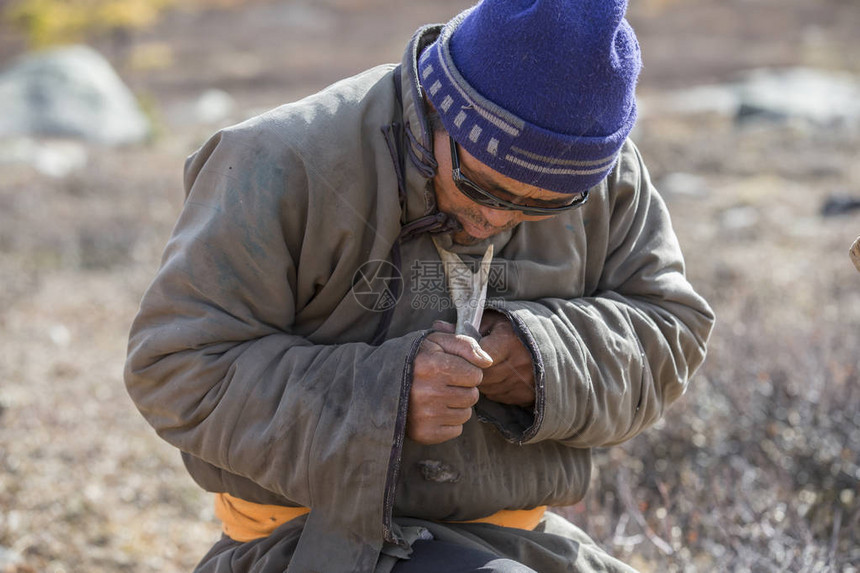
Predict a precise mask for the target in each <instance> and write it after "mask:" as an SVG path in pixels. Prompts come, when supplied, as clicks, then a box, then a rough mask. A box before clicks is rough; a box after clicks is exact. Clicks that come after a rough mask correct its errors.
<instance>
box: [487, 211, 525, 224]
mask: <svg viewBox="0 0 860 573" xmlns="http://www.w3.org/2000/svg"><path fill="white" fill-rule="evenodd" d="M481 211H482V213H481V214H482V215H483V216H484V220H485V221H487V224H489V225H490V226H492V227H506V226H508V225H510V224H511V223H518V222H519V221H518V219H519V218H520V213H519V212H517V211H505V210H502V209H490V208H489V207H482V208H481Z"/></svg>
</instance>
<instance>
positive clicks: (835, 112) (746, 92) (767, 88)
mask: <svg viewBox="0 0 860 573" xmlns="http://www.w3.org/2000/svg"><path fill="white" fill-rule="evenodd" d="M737 90H738V95H739V100H740V106H739V108H738V116H737V117H738V119H739V120H740V121H746V120H749V119H765V120H777V121H783V120H789V119H801V120H805V121H808V122H810V123H812V124H814V125H817V126H819V127H829V126H836V125H851V126H857V125H858V124H860V81H858V79H857V78H856V77H855V76H852V75H851V74H846V73H836V72H825V71H822V70H813V69H808V68H791V69H786V70H757V71H754V72H752V73H750V74H749V76H748V77H747V79H746V80H745V81H744V82H743V83H741V84H739V85H738V87H737Z"/></svg>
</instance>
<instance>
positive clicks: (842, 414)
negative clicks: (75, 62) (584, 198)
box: [0, 0, 860, 573]
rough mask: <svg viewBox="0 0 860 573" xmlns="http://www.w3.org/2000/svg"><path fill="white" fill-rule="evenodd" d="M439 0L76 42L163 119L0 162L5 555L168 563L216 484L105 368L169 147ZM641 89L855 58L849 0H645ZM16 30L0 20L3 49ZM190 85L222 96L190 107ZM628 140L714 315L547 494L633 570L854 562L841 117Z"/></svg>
mask: <svg viewBox="0 0 860 573" xmlns="http://www.w3.org/2000/svg"><path fill="white" fill-rule="evenodd" d="M465 5H466V3H464V2H458V1H454V0H437V1H431V2H421V3H417V2H416V3H405V2H404V3H397V4H395V5H393V6H392V3H390V2H383V1H382V0H364V1H362V0H324V1H322V2H310V1H309V0H307V1H304V2H302V1H297V2H284V3H277V2H254V3H248V4H247V7H246V8H244V9H242V10H238V9H235V8H224V9H219V10H210V11H190V10H189V11H185V12H176V13H173V14H170V15H169V16H168V17H167V18H165V19H164V20H163V21H162V22H161V23H160V24H159V25H158V26H156V27H155V28H154V29H152V30H148V31H146V32H139V33H136V34H134V35H131V36H116V37H113V38H100V39H96V40H95V45H96V46H97V47H99V48H100V49H101V50H102V51H103V52H104V53H105V54H106V55H107V56H108V57H109V58H110V59H111V60H112V61H113V62H114V63H115V65H116V66H117V68H118V70H120V73H121V74H122V75H123V77H124V78H125V79H126V80H127V81H128V82H129V84H130V85H131V86H132V87H133V89H134V90H135V92H136V93H137V94H138V95H139V96H140V97H141V98H142V100H143V101H144V102H145V103H146V105H147V108H148V109H149V110H150V113H151V114H152V116H153V118H155V120H156V121H157V122H158V126H159V131H158V134H157V136H156V137H155V138H154V139H153V141H152V142H151V143H150V144H148V145H142V146H135V147H130V148H125V149H99V148H89V149H87V154H88V164H87V168H86V169H85V170H83V171H78V172H75V173H73V174H70V175H68V176H66V177H64V178H51V177H48V176H44V175H40V174H39V173H37V172H36V171H34V170H33V169H32V168H30V167H27V166H23V165H2V166H0V169H2V171H0V173H2V176H0V285H2V286H0V572H2V573H24V572H33V571H36V572H40V573H41V572H43V571H44V572H50V573H60V572H68V573H71V572H88V573H90V572H94V573H99V572H116V571H126V572H134V573H143V572H160V573H172V572H180V571H190V570H191V569H192V568H193V566H194V564H195V563H196V561H197V559H198V558H199V557H200V556H201V555H202V554H203V553H204V552H205V551H206V549H207V548H208V547H209V545H211V543H212V542H213V540H214V539H215V538H216V536H217V535H218V527H217V525H216V523H215V521H214V517H213V514H212V510H211V500H210V499H209V497H208V496H207V495H205V494H203V493H202V492H201V491H200V490H199V489H198V488H197V487H196V486H195V485H194V484H193V483H192V482H191V480H190V478H188V477H187V475H186V474H185V472H184V470H183V469H182V468H181V465H180V463H179V459H178V456H177V454H176V452H175V451H174V450H173V449H172V448H170V447H168V446H167V445H165V444H164V443H162V442H161V441H160V440H159V439H158V438H157V437H156V436H155V435H154V433H153V432H152V431H151V430H150V429H149V428H148V427H147V426H146V424H145V423H144V421H143V420H142V419H141V418H140V416H139V415H138V414H137V412H136V411H135V410H134V407H133V405H132V404H131V403H130V401H129V400H128V398H127V396H126V394H125V390H124V388H123V385H122V378H121V372H122V364H123V359H124V353H125V343H126V340H125V337H126V334H127V330H128V326H129V323H130V321H131V319H132V317H133V316H134V313H135V311H136V308H137V303H138V300H139V298H140V295H141V293H142V291H143V289H144V288H145V287H146V285H147V283H148V281H149V280H150V278H151V277H152V274H153V273H154V271H155V269H156V268H157V265H158V260H159V256H160V253H161V249H162V248H163V246H164V242H165V241H166V239H167V237H168V235H169V233H170V229H171V226H172V224H173V221H174V219H175V217H176V214H177V212H178V210H179V208H180V206H181V201H182V197H181V190H180V181H181V179H180V174H181V167H182V163H183V160H184V157H185V156H186V155H187V154H188V153H189V152H190V151H192V150H193V149H194V148H195V147H196V145H198V144H199V143H200V142H201V141H202V140H203V138H204V137H205V136H206V135H208V134H209V133H210V132H212V131H213V130H214V129H216V128H217V127H218V125H220V124H226V123H230V122H232V121H235V120H240V119H243V118H244V117H246V116H247V115H249V114H251V113H253V112H254V111H255V110H260V109H265V108H267V107H271V106H274V105H276V104H278V103H281V102H282V101H287V100H289V99H293V98H296V97H300V96H301V95H304V94H306V93H309V92H311V91H313V90H315V89H317V88H319V87H321V86H323V85H325V84H327V83H328V82H330V81H333V80H335V79H337V78H339V77H341V76H343V75H346V74H349V73H353V72H356V71H359V70H361V69H362V68H364V67H366V66H367V65H370V64H373V63H377V62H382V61H393V60H396V59H398V58H399V55H400V50H401V49H402V46H403V45H404V43H405V42H406V41H407V40H408V38H409V36H410V35H411V32H412V31H413V30H414V29H415V28H416V27H417V26H418V25H419V24H421V23H424V22H434V21H443V20H445V19H447V18H448V17H450V16H451V15H453V14H454V13H456V12H457V11H458V10H459V9H461V8H463V7H465ZM631 20H632V21H633V23H634V25H635V26H636V28H637V30H638V31H639V36H640V41H641V43H642V46H643V51H644V53H645V61H646V68H645V72H644V75H643V78H642V84H641V86H642V89H641V92H642V95H643V101H644V102H645V103H646V104H648V103H649V102H651V103H652V105H651V106H650V109H652V110H653V109H661V110H663V108H662V107H660V106H659V105H654V104H655V103H658V102H659V101H662V99H661V98H664V96H665V95H666V92H667V90H670V89H677V88H682V87H685V86H690V85H696V84H700V83H712V82H719V81H728V80H731V79H733V78H735V77H736V75H737V73H738V72H739V71H741V70H746V69H750V68H753V67H759V66H785V65H805V66H815V67H818V68H824V69H836V70H845V71H850V72H853V73H855V74H860V60H857V58H856V54H857V53H860V38H857V34H856V30H857V29H858V24H860V6H858V5H857V4H856V2H854V1H852V0H821V1H819V2H816V3H808V2H802V1H801V0H771V1H768V0H747V1H741V0H730V1H720V2H718V1H716V0H697V1H692V0H689V1H685V0H674V1H673V0H648V1H646V0H640V1H639V2H638V3H637V4H635V6H634V7H633V9H632V11H631ZM21 50H22V44H21V43H20V38H19V37H17V36H16V35H15V34H14V33H13V32H12V31H10V30H7V29H0V58H3V61H9V59H10V58H11V57H12V56H13V55H14V54H16V53H19V52H20V51H21ZM209 88H218V89H220V90H224V91H226V92H228V93H230V94H231V95H232V96H233V98H234V99H235V102H236V106H235V108H234V111H233V112H232V114H231V116H230V117H226V118H222V119H220V120H219V121H218V123H217V124H201V123H199V122H195V121H193V120H192V118H191V116H190V114H189V112H188V110H189V109H191V108H190V106H191V104H192V103H193V102H195V101H196V100H197V98H198V97H199V96H200V95H201V94H202V93H204V92H205V91H206V90H207V89H209ZM648 109H649V106H648V105H645V106H643V117H642V120H641V122H640V125H639V128H638V129H637V135H636V137H637V140H638V142H639V144H640V147H641V148H642V150H643V153H644V155H645V159H646V161H647V162H648V163H649V165H650V167H651V170H652V175H653V176H654V179H655V180H656V181H658V182H659V183H660V185H661V188H662V189H663V190H664V192H665V195H666V198H667V201H668V203H669V206H670V209H671V211H672V216H673V220H674V222H675V225H676V228H677V231H678V234H679V237H680V239H681V242H682V245H683V247H684V251H685V254H686V256H687V262H688V270H689V274H690V277H691V280H692V281H693V282H694V283H695V284H696V286H697V287H698V288H699V290H700V291H701V292H702V293H703V294H705V295H706V296H707V297H708V298H709V300H710V301H711V302H712V304H713V305H714V307H715V310H716V311H717V314H718V319H719V322H718V326H717V328H716V330H715V333H714V337H713V342H712V345H711V351H710V355H709V358H708V361H707V363H706V365H705V366H704V368H703V369H702V371H701V372H700V374H699V375H698V376H697V377H696V379H695V380H694V382H693V384H692V386H691V389H690V392H689V393H688V394H687V395H686V396H685V397H684V398H682V400H681V401H680V402H679V403H678V404H677V405H675V406H674V407H673V408H672V409H671V410H670V411H669V412H668V413H667V416H666V419H665V421H663V422H661V423H660V424H659V425H658V427H657V428H655V429H653V430H652V431H650V432H648V433H647V434H645V435H643V436H641V437H639V438H637V439H635V440H633V441H632V442H630V443H629V444H626V445H624V446H623V447H618V448H613V449H609V450H601V451H599V452H597V464H596V472H595V476H594V480H593V485H592V488H591V491H590V493H589V494H588V496H587V497H586V499H585V500H584V501H583V502H582V503H580V504H578V505H577V506H575V507H572V508H565V509H562V510H561V511H563V512H565V513H566V514H567V515H569V516H570V517H571V518H572V519H573V520H575V521H576V522H577V523H579V524H580V525H581V526H582V527H584V528H585V529H586V530H587V531H589V532H590V533H591V534H592V535H593V536H594V537H595V538H596V539H598V540H599V541H600V542H601V543H602V544H604V546H606V547H607V548H608V549H609V550H610V551H612V552H613V553H615V554H616V555H618V556H619V557H622V558H624V559H626V560H627V561H629V562H630V563H632V564H634V565H636V566H638V567H640V568H641V569H642V570H643V571H717V570H719V571H852V570H854V571H856V570H857V568H858V567H860V550H858V547H860V523H858V522H860V502H858V500H857V497H858V494H860V485H858V484H860V481H858V480H860V467H858V451H860V414H857V411H858V409H857V404H858V403H860V357H858V353H857V348H858V347H860V345H858V332H860V330H858V327H860V295H859V294H858V293H860V274H858V273H857V272H856V270H855V269H854V268H853V267H852V265H851V263H850V262H849V260H848V255H847V251H848V247H849V246H850V244H851V242H852V241H853V240H854V238H855V237H856V236H857V235H858V234H860V211H849V212H846V213H844V214H840V215H835V216H824V215H822V207H823V206H824V205H825V203H826V201H827V200H828V199H831V198H833V197H834V196H848V197H855V198H856V197H858V196H860V163H858V162H857V158H858V157H860V135H858V132H857V131H856V130H852V129H848V128H840V127H838V126H823V127H822V126H818V127H816V126H811V125H808V124H806V123H803V122H781V123H773V122H766V123H745V124H743V125H741V124H739V123H738V122H737V121H735V120H734V119H733V118H731V117H726V116H723V115H719V114H699V115H694V116H691V115H679V114H673V113H671V110H669V111H666V110H663V111H664V112H665V113H660V114H655V113H648Z"/></svg>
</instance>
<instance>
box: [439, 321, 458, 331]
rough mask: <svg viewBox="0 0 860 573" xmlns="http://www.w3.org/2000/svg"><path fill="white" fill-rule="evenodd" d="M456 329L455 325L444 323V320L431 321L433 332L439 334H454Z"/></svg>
mask: <svg viewBox="0 0 860 573" xmlns="http://www.w3.org/2000/svg"><path fill="white" fill-rule="evenodd" d="M456 329H457V325H455V324H452V323H450V322H445V321H444V320H434V321H433V330H438V331H439V332H445V333H448V334H454V331H455V330H456Z"/></svg>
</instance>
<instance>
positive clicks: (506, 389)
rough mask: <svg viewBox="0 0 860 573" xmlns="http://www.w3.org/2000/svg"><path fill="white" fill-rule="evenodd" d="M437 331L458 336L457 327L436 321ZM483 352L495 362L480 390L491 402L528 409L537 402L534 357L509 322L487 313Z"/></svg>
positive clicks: (505, 318) (502, 317)
mask: <svg viewBox="0 0 860 573" xmlns="http://www.w3.org/2000/svg"><path fill="white" fill-rule="evenodd" d="M433 326H434V328H436V329H437V330H441V331H444V332H454V325H453V324H451V323H448V322H442V321H436V323H435V324H434V325H433ZM481 334H482V335H483V338H481V348H483V349H484V351H486V353H487V354H489V355H490V357H491V358H492V359H493V363H492V365H490V366H488V367H484V376H483V379H482V380H481V384H480V386H478V390H479V391H480V392H481V393H482V394H483V395H484V396H486V397H487V398H489V399H490V400H493V401H494V402H501V403H502V404H512V405H514V406H522V407H524V408H529V407H531V406H532V405H533V404H534V402H535V375H534V364H533V363H532V355H531V353H529V351H528V349H527V348H526V347H525V346H524V345H523V343H522V342H521V341H520V339H519V338H518V337H517V335H516V333H514V327H513V326H512V325H511V322H510V321H509V320H508V318H507V317H506V316H505V315H504V314H502V313H500V312H497V311H494V310H487V311H486V312H485V313H484V317H483V319H482V320H481Z"/></svg>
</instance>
